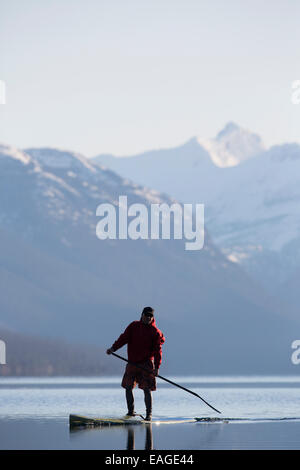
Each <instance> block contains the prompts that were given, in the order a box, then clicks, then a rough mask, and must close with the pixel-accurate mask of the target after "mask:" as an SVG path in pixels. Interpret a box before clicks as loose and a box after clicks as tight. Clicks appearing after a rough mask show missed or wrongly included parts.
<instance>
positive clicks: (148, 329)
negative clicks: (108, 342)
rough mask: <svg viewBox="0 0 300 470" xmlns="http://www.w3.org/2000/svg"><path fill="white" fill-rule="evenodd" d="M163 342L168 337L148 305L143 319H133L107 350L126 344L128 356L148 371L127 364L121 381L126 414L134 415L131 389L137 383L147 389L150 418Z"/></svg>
mask: <svg viewBox="0 0 300 470" xmlns="http://www.w3.org/2000/svg"><path fill="white" fill-rule="evenodd" d="M164 342H165V337H164V335H163V334H162V332H161V331H160V330H159V329H158V328H157V326H156V324H155V320H154V309H153V308H152V307H145V308H144V309H143V312H142V316H141V318H140V320H139V321H134V322H132V323H130V325H128V327H127V328H126V330H125V331H124V333H123V334H121V336H120V337H119V338H118V339H117V341H115V342H114V344H113V345H112V347H111V348H109V349H107V351H106V352H107V354H111V353H112V352H114V351H117V350H118V349H119V348H121V347H122V346H124V345H125V344H127V353H128V360H129V361H130V362H134V363H135V364H136V365H138V366H140V367H143V368H144V369H147V370H148V371H149V372H147V371H144V370H142V369H140V368H138V367H136V366H135V365H133V364H127V366H126V369H125V373H124V376H123V379H122V384H121V385H122V387H123V388H125V389H126V401H127V407H128V413H127V416H134V415H135V412H134V396H133V391H132V390H133V388H134V387H135V386H136V384H138V386H139V388H141V389H142V390H144V398H145V405H146V420H147V421H151V419H152V394H151V391H154V390H156V376H157V375H158V370H159V367H160V365H161V356H162V353H161V345H162V344H163V343H164Z"/></svg>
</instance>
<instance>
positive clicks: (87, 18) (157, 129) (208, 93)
mask: <svg viewBox="0 0 300 470" xmlns="http://www.w3.org/2000/svg"><path fill="white" fill-rule="evenodd" d="M299 18H300V2H299V1H298V0H265V1H263V2H262V1H261V0H259V1H257V0H226V1H225V0H148V1H145V0H26V1H24V0H3V1H2V2H1V6H0V79H1V80H4V81H5V83H6V104H5V105H0V142H1V143H5V144H9V145H14V146H16V147H19V148H26V147H39V146H51V147H58V148H64V149H69V150H73V151H77V152H81V153H83V154H84V155H86V156H94V155H97V154H99V153H113V154H116V155H131V154H135V153H139V152H142V151H145V150H148V149H154V148H163V147H174V146H177V145H179V144H181V143H183V142H185V141H186V140H188V139H190V138H191V137H193V136H199V137H203V138H210V137H213V136H215V135H216V133H217V132H218V131H219V130H220V129H221V128H223V127H224V125H225V124H226V123H227V122H228V121H234V122H236V123H237V124H239V125H241V126H242V127H245V128H248V129H249V130H252V131H254V132H257V133H258V134H260V135H261V137H262V138H263V141H264V142H265V143H266V144H267V145H273V144H276V143H282V142H286V141H298V142H299V141H300V105H295V104H292V103H291V93H292V91H291V86H292V82H293V81H294V80H297V79H298V80H299V79H300V60H299V59H300V57H299V56H300V46H299V45H300V28H299Z"/></svg>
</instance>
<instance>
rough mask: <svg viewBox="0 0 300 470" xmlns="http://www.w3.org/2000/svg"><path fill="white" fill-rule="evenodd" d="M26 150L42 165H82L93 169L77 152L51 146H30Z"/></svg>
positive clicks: (69, 166)
mask: <svg viewBox="0 0 300 470" xmlns="http://www.w3.org/2000/svg"><path fill="white" fill-rule="evenodd" d="M26 152H27V153H28V154H29V155H31V156H32V157H33V158H34V159H35V160H37V161H38V162H39V163H40V165H41V166H42V167H49V168H57V169H71V168H74V166H77V167H78V166H84V167H86V169H89V170H91V171H93V172H94V171H95V169H94V167H93V165H92V164H91V163H90V162H89V161H88V159H87V158H85V157H83V156H82V155H80V154H79V153H75V152H69V151H67V150H60V149H56V148H51V147H44V148H30V149H26Z"/></svg>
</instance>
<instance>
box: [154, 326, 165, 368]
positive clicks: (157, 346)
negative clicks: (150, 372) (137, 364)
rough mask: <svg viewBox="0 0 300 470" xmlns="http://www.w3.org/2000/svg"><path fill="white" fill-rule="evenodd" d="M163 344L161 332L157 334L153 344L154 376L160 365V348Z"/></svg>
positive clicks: (163, 339)
mask: <svg viewBox="0 0 300 470" xmlns="http://www.w3.org/2000/svg"><path fill="white" fill-rule="evenodd" d="M164 342H165V337H164V335H163V334H162V332H161V331H159V332H157V335H156V338H155V342H154V351H153V352H154V374H155V375H157V374H158V370H159V368H160V365H161V359H162V350H161V346H162V344H163V343H164Z"/></svg>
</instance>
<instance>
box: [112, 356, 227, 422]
mask: <svg viewBox="0 0 300 470" xmlns="http://www.w3.org/2000/svg"><path fill="white" fill-rule="evenodd" d="M111 354H112V355H113V356H116V357H118V358H119V359H122V361H125V362H128V364H131V365H133V366H135V367H138V368H139V369H142V370H144V371H145V372H148V374H153V372H152V371H150V370H148V369H146V368H145V367H142V366H139V365H138V364H135V363H134V362H131V361H128V360H127V359H125V357H122V356H119V355H118V354H116V353H114V352H111ZM157 377H159V378H160V379H162V380H165V381H166V382H168V383H169V384H172V385H175V387H178V388H181V389H182V390H185V391H186V392H188V393H191V394H192V395H195V397H198V398H200V400H202V401H203V402H204V403H205V404H206V405H207V406H209V407H210V408H211V409H212V410H214V411H216V412H217V413H220V414H221V411H219V410H217V409H216V408H214V407H213V406H212V405H210V404H209V403H207V401H205V400H204V398H202V397H200V395H198V393H195V392H192V390H189V389H188V388H185V387H183V386H182V385H179V384H177V383H175V382H172V380H169V379H166V378H165V377H162V375H158V374H157Z"/></svg>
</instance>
